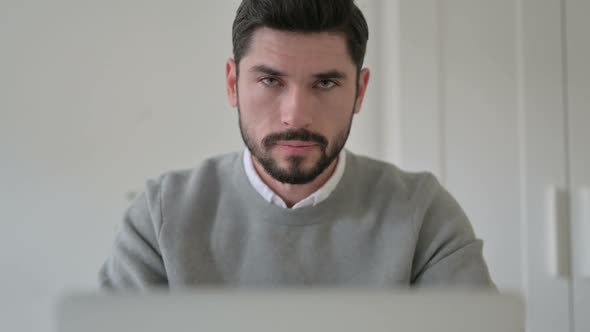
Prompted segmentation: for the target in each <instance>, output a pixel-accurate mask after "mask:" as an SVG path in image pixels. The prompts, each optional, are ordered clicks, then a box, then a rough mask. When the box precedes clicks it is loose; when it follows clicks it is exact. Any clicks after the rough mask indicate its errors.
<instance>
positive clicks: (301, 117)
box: [226, 28, 369, 184]
mask: <svg viewBox="0 0 590 332" xmlns="http://www.w3.org/2000/svg"><path fill="white" fill-rule="evenodd" d="M226 74H227V89H228V96H229V100H230V103H231V104H232V106H237V107H238V112H239V121H240V130H241V133H242V138H243V139H244V142H245V144H246V146H247V147H248V149H249V150H250V151H251V152H252V155H253V156H254V158H255V159H256V161H257V162H258V163H259V164H260V165H261V166H262V167H263V168H264V170H265V171H266V173H268V174H269V175H271V176H272V177H273V178H274V179H276V180H278V181H280V182H283V183H290V184H304V183H308V182H310V181H312V180H313V179H315V178H316V177H317V176H318V175H319V174H321V173H322V172H323V171H324V170H325V169H326V168H327V167H328V166H329V165H330V164H331V163H332V162H333V161H334V160H335V159H336V158H337V156H338V154H339V152H340V150H341V149H342V148H343V147H344V144H345V142H346V140H347V138H348V134H349V131H350V126H351V123H352V117H353V114H354V113H357V112H358V111H359V110H360V106H361V103H362V100H363V97H364V93H365V89H366V85H367V83H368V78H369V72H368V70H367V69H363V70H362V71H361V74H360V77H359V78H360V79H359V86H358V90H357V86H356V83H357V81H356V80H357V75H356V66H355V65H354V63H353V62H352V60H351V58H350V55H349V53H348V49H347V45H346V39H345V37H344V36H342V35H339V34H332V33H327V32H322V33H314V34H301V33H293V32H284V31H278V30H272V29H269V28H259V29H257V30H256V31H255V32H254V33H253V35H252V39H251V42H250V47H249V49H248V52H247V53H246V54H245V55H244V56H243V57H242V59H241V61H240V63H239V75H237V68H236V66H235V63H234V62H233V60H231V59H230V60H229V61H228V63H227V66H226Z"/></svg>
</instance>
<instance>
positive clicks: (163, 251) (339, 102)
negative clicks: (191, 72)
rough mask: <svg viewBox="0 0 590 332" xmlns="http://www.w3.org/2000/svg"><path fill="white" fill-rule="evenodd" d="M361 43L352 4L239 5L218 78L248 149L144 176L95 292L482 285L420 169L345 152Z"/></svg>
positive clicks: (455, 208) (476, 264)
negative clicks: (144, 183)
mask: <svg viewBox="0 0 590 332" xmlns="http://www.w3.org/2000/svg"><path fill="white" fill-rule="evenodd" d="M367 39H368V28H367V24H366V21H365V19H364V17H363V15H362V13H361V11H360V10H359V9H358V8H357V6H356V5H355V4H354V3H353V1H351V0H307V1H302V0H299V1H297V0H282V1H276V0H244V1H243V2H242V3H241V5H240V7H239V9H238V11H237V15H236V18H235V21H234V24H233V53H234V58H233V59H230V60H228V61H227V65H226V82H227V94H228V98H229V102H230V103H231V105H232V106H234V107H237V110H238V115H239V124H240V130H241V134H242V138H243V140H244V143H245V145H246V149H245V150H244V151H243V152H242V153H233V154H226V155H223V156H219V157H215V158H211V159H209V160H206V161H204V162H202V163H201V164H200V165H199V166H198V167H196V168H194V169H191V170H186V171H175V172H169V173H167V174H165V175H163V176H161V177H160V178H159V179H158V180H156V181H149V182H148V183H147V188H146V190H145V192H144V193H143V194H142V195H140V196H139V197H138V198H137V199H136V200H135V201H134V203H133V204H132V206H131V207H130V208H129V209H128V211H127V212H126V214H125V218H124V222H123V225H122V228H121V230H120V232H119V234H118V236H117V238H116V241H115V246H114V249H113V253H112V255H111V257H110V258H109V259H108V260H107V261H106V263H105V264H104V266H103V268H102V269H101V271H100V280H101V284H102V285H103V287H107V288H142V289H143V288H147V287H152V286H167V287H170V288H175V287H185V286H197V285H204V286H212V285H213V286H221V285H226V286H246V287H248V286H264V287H276V286H302V285H316V286H379V287H409V286H415V287H417V286H429V285H445V286H469V287H494V285H493V283H492V281H491V280H490V276H489V273H488V269H487V266H486V263H485V261H484V259H483V257H482V241H481V240H478V239H476V238H475V236H474V234H473V231H472V228H471V225H470V223H469V221H468V219H467V218H466V216H465V214H464V213H463V211H462V210H461V208H460V207H459V205H458V204H457V202H456V201H455V200H454V199H453V198H452V197H451V196H450V195H449V193H448V192H447V191H446V190H445V189H444V188H442V187H441V186H440V184H439V183H438V182H437V180H436V179H435V178H434V177H433V176H432V175H431V174H429V173H408V172H404V171H401V170H400V169H398V168H397V167H396V166H394V165H391V164H387V163H384V162H380V161H376V160H372V159H369V158H366V157H361V156H358V155H355V154H353V153H351V152H348V151H346V150H345V149H343V147H344V145H345V142H346V140H347V138H348V134H349V132H350V127H351V123H352V119H353V116H354V115H355V114H356V113H358V112H359V111H360V109H361V104H362V102H363V98H364V96H365V92H366V90H367V85H368V82H369V76H370V73H369V70H368V69H366V68H363V67H362V64H363V58H364V54H365V49H366V43H367Z"/></svg>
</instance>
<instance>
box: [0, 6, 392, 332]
mask: <svg viewBox="0 0 590 332" xmlns="http://www.w3.org/2000/svg"><path fill="white" fill-rule="evenodd" d="M238 3H239V1H238V0H232V1H213V0H209V1H180V0H177V1H155V0H149V1H147V0H143V1H139V0H136V1H115V0H108V1H106V0H105V1H73V0H71V1H65V0H60V1H51V2H48V1H41V0H2V1H1V2H0V169H1V170H2V171H1V172H0V184H1V185H2V187H1V189H0V211H2V215H3V217H2V219H1V221H0V222H1V223H2V232H0V245H1V248H0V249H1V250H0V253H1V254H0V255H2V256H1V258H0V262H1V263H0V264H2V270H1V272H2V273H1V275H0V294H2V297H1V298H0V316H1V317H0V330H2V331H48V330H49V329H48V326H49V325H50V324H51V318H52V316H51V311H50V308H51V305H52V303H53V302H54V300H55V299H56V296H57V295H58V294H61V293H62V292H63V291H67V290H72V289H93V288H95V287H96V275H97V271H98V269H99V267H100V265H101V264H102V262H103V260H104V259H105V258H106V256H107V255H108V253H109V250H110V246H111V244H112V241H113V237H114V232H115V229H116V225H117V224H118V223H119V221H120V219H121V216H122V214H123V211H124V209H125V208H126V207H127V205H128V203H129V202H128V199H127V193H128V192H129V191H136V190H141V189H142V186H143V183H144V181H145V179H147V178H153V177H156V176H158V175H159V174H160V173H162V172H164V171H166V170H169V169H175V168H186V167H191V166H193V165H195V164H196V163H198V162H199V160H201V159H203V158H205V157H208V156H211V155H214V154H218V153H223V152H227V151H233V150H238V149H241V148H242V141H241V138H240V136H239V131H238V126H237V116H236V112H235V110H234V109H232V108H230V107H229V106H228V104H227V101H226V97H225V88H224V70H225V68H224V65H225V61H226V59H227V58H228V57H229V56H231V22H232V20H233V16H234V14H235V10H236V8H237V4H238ZM359 3H360V6H361V8H362V9H363V10H364V11H365V14H366V16H367V18H368V20H369V24H370V28H371V40H370V42H369V50H368V54H367V59H366V64H367V65H368V66H370V67H372V66H374V65H375V64H376V63H377V62H379V61H381V62H385V64H390V65H389V66H384V67H381V68H382V69H383V70H380V71H377V70H375V71H374V72H373V78H372V81H371V83H370V85H369V92H368V96H367V99H366V102H365V107H364V109H363V112H361V114H360V115H359V116H357V118H356V119H355V123H354V126H353V131H352V135H351V138H350V140H349V144H348V147H349V148H350V149H351V150H353V151H356V152H359V153H362V154H368V155H371V156H374V157H385V158H387V159H391V158H393V156H394V155H395V154H396V147H395V144H396V143H395V142H393V137H394V136H395V133H394V132H392V131H390V130H388V128H390V127H389V124H391V123H392V122H391V119H393V118H395V115H394V112H396V111H397V109H396V108H395V105H393V104H394V101H395V100H392V99H391V96H392V95H391V94H387V93H386V92H387V91H381V92H380V94H378V95H377V92H378V91H379V90H378V89H376V88H375V87H380V89H382V90H383V89H388V87H392V86H394V85H392V84H394V83H392V81H388V85H383V84H379V83H378V82H380V81H382V82H383V81H384V77H385V75H387V74H391V70H395V65H391V64H395V61H391V60H394V59H392V58H391V57H392V54H394V51H395V50H394V49H392V48H391V47H392V46H391V45H393V44H392V43H391V42H394V41H395V40H394V39H390V40H391V42H388V43H381V46H380V47H381V48H382V49H383V50H386V51H387V52H389V53H387V52H383V53H379V54H385V55H386V56H387V57H386V58H383V57H381V58H380V57H379V56H378V52H377V51H376V50H375V47H376V46H378V45H380V43H378V42H376V40H377V39H376V38H379V37H380V36H381V38H383V36H384V35H387V34H388V33H389V31H391V27H392V26H394V25H392V23H391V22H392V21H391V20H384V22H385V25H386V26H388V27H389V29H390V30H387V31H386V30H382V31H379V32H376V31H377V29H376V26H377V23H376V22H377V18H379V17H377V16H378V15H381V16H380V17H382V18H387V17H386V16H383V14H382V13H380V12H379V8H382V7H379V6H391V5H389V4H382V3H379V4H377V3H376V2H374V1H371V0H366V1H361V2H359ZM392 7H394V6H392ZM394 17H395V16H394ZM393 21H395V20H393ZM390 77H391V75H390ZM374 88H375V89H374ZM379 98H381V99H379ZM387 105H389V106H387ZM382 109H385V110H386V112H383V111H380V110H382ZM384 120H385V121H387V122H385V125H384ZM391 128H395V127H394V125H393V124H391ZM381 137H386V138H387V139H385V140H383V139H381Z"/></svg>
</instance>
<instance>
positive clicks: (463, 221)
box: [412, 174, 496, 289]
mask: <svg viewBox="0 0 590 332" xmlns="http://www.w3.org/2000/svg"><path fill="white" fill-rule="evenodd" d="M423 182H424V183H423V184H422V188H421V194H420V195H419V196H418V198H419V199H420V198H421V199H424V200H425V201H426V202H427V204H426V209H424V208H422V209H420V208H418V209H417V210H416V211H417V213H416V219H417V220H416V222H417V223H416V224H417V225H418V226H419V227H418V229H417V230H416V234H417V246H416V252H415V256H414V260H413V264H412V286H414V287H423V286H446V287H477V288H491V289H495V288H496V287H495V285H494V283H493V281H492V280H491V278H490V274H489V271H488V267H487V264H486V262H485V260H484V258H483V252H482V249H483V241H482V240H481V239H477V238H476V237H475V234H474V232H473V228H472V226H471V223H470V222H469V220H468V218H467V216H466V215H465V213H464V212H463V209H462V208H461V207H460V206H459V204H458V203H457V201H456V200H455V199H454V198H453V197H452V196H451V194H450V193H449V192H448V191H447V190H445V189H444V188H443V187H442V186H441V185H440V184H439V183H438V181H437V180H436V178H435V177H434V176H433V175H431V174H429V175H428V177H427V178H426V179H425V180H424V181H423Z"/></svg>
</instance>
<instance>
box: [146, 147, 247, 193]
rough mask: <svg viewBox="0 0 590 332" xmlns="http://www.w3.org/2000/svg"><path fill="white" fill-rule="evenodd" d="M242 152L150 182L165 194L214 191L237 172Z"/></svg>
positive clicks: (219, 156)
mask: <svg viewBox="0 0 590 332" xmlns="http://www.w3.org/2000/svg"><path fill="white" fill-rule="evenodd" d="M240 158H241V153H240V152H230V153H224V154H219V155H216V156H212V157H209V158H206V159H203V160H202V161H200V162H199V163H198V164H197V165H195V166H194V167H191V168H184V169H174V170H170V171H167V172H164V173H163V174H161V175H160V176H159V177H158V178H157V180H150V181H148V182H151V183H152V184H153V185H157V186H158V187H159V189H160V190H161V191H163V193H164V194H167V195H170V194H172V195H174V194H181V195H182V194H188V193H189V192H193V193H194V191H195V190H203V189H207V190H214V188H216V187H219V186H221V182H222V181H224V180H226V179H228V178H229V177H230V175H231V174H233V172H234V171H235V166H236V162H239V160H240Z"/></svg>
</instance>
